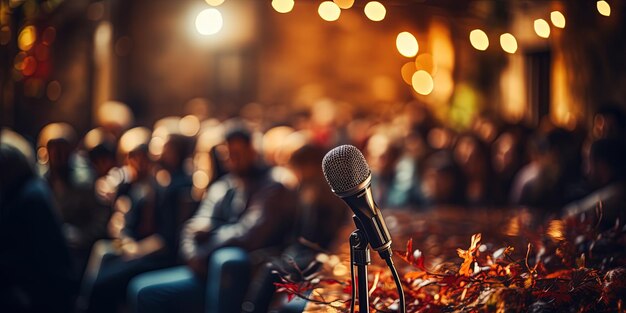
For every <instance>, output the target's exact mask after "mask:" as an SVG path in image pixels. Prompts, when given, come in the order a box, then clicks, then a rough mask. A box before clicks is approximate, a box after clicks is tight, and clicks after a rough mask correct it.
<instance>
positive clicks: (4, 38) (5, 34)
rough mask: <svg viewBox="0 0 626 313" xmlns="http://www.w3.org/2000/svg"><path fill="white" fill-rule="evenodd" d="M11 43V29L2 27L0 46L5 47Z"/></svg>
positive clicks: (0, 30)
mask: <svg viewBox="0 0 626 313" xmlns="http://www.w3.org/2000/svg"><path fill="white" fill-rule="evenodd" d="M9 41H11V28H9V26H7V25H4V26H2V27H1V28H0V45H6V44H8V43H9Z"/></svg>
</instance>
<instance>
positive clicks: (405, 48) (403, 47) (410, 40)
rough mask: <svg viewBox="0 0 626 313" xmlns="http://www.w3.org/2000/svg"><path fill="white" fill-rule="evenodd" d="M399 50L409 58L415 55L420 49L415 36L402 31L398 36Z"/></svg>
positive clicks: (397, 44)
mask: <svg viewBox="0 0 626 313" xmlns="http://www.w3.org/2000/svg"><path fill="white" fill-rule="evenodd" d="M396 48H398V52H400V54H402V55H403V56H405V57H407V58H411V57H414V56H415V55H417V52H418V51H419V45H418V43H417V39H415V36H413V34H411V33H409V32H401V33H399V34H398V37H396Z"/></svg>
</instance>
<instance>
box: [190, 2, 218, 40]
mask: <svg viewBox="0 0 626 313" xmlns="http://www.w3.org/2000/svg"><path fill="white" fill-rule="evenodd" d="M223 24H224V20H223V19H222V13H220V11H218V10H217V9H213V8H211V9H206V10H203V11H201V12H200V13H199V14H198V16H197V17H196V30H197V31H198V33H200V34H201V35H205V36H208V35H214V34H217V33H218V32H219V31H220V30H221V29H222V26H223Z"/></svg>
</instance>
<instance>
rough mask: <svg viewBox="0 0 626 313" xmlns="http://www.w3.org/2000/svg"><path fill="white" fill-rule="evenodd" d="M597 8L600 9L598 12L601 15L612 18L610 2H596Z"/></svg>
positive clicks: (602, 0) (601, 0)
mask: <svg viewBox="0 0 626 313" xmlns="http://www.w3.org/2000/svg"><path fill="white" fill-rule="evenodd" d="M596 8H597V9H598V12H600V14H602V15H604V16H610V15H611V6H610V5H609V3H608V2H606V1H604V0H600V1H598V2H596Z"/></svg>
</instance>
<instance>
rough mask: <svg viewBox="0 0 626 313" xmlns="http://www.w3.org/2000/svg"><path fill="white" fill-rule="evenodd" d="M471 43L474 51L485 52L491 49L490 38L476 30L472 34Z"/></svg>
mask: <svg viewBox="0 0 626 313" xmlns="http://www.w3.org/2000/svg"><path fill="white" fill-rule="evenodd" d="M470 43H471V44H472V47H474V49H476V50H480V51H485V50H487V48H488V47H489V37H487V34H485V32H484V31H482V30H480V29H474V30H472V31H471V32H470Z"/></svg>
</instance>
